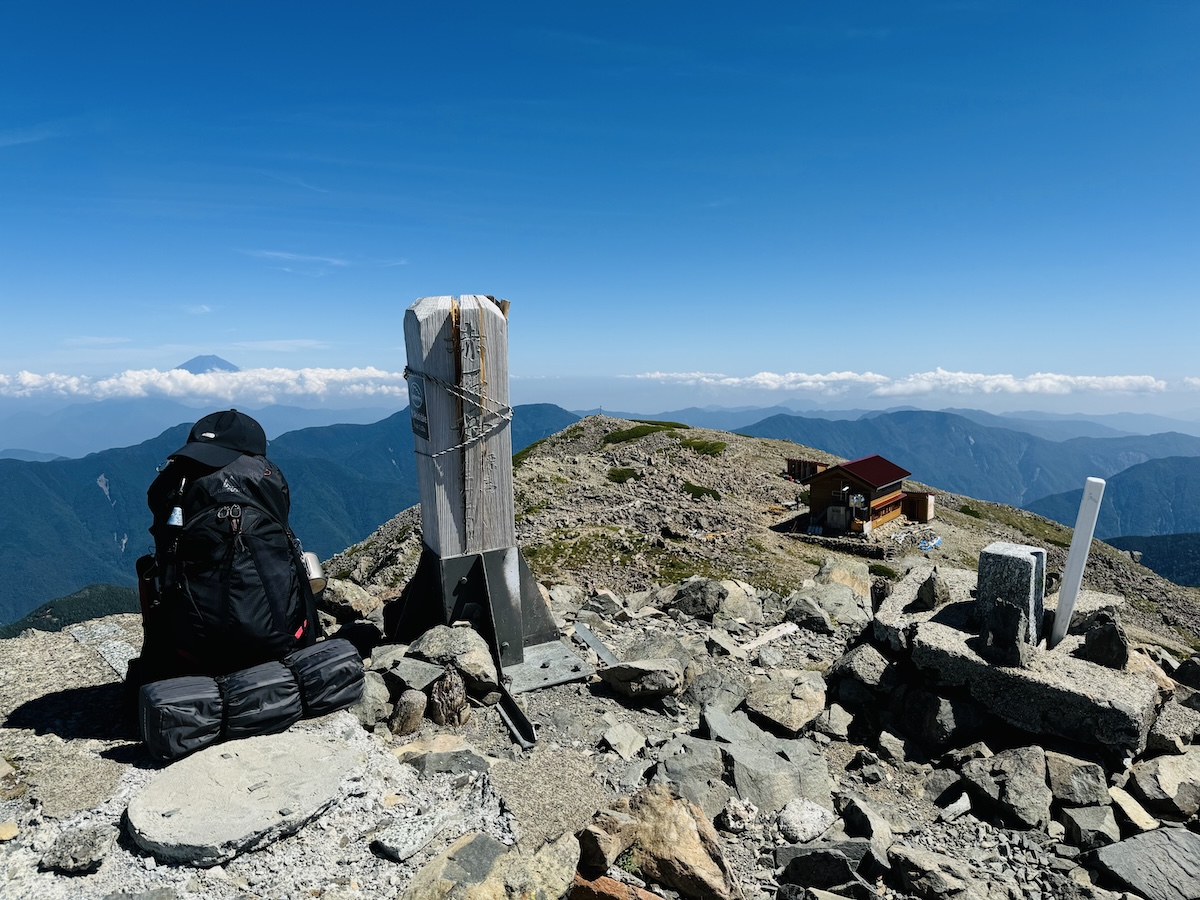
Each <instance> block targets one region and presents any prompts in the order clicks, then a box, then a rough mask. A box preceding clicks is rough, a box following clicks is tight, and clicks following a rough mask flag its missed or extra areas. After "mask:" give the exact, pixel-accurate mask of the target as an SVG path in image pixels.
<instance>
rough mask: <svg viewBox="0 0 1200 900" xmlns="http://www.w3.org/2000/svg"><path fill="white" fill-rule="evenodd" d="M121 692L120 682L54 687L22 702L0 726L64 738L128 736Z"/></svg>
mask: <svg viewBox="0 0 1200 900" xmlns="http://www.w3.org/2000/svg"><path fill="white" fill-rule="evenodd" d="M123 692H124V685H122V684H121V683H120V682H111V683H109V684H95V685H89V686H87V687H78V688H68V689H67V690H65V691H55V692H54V693H51V694H46V695H44V696H41V697H36V698H34V699H33V700H30V701H28V702H26V703H22V704H21V705H20V706H18V707H17V708H16V709H14V710H13V711H12V713H10V714H9V716H8V718H7V720H6V721H5V722H4V726H3V727H5V728H28V729H29V730H30V731H33V732H35V733H36V734H57V735H58V736H59V737H61V738H63V739H64V740H75V739H78V738H96V739H98V740H105V741H114V740H120V739H121V738H126V737H129V725H128V723H127V722H126V721H125V717H124V715H123V710H124V693H123Z"/></svg>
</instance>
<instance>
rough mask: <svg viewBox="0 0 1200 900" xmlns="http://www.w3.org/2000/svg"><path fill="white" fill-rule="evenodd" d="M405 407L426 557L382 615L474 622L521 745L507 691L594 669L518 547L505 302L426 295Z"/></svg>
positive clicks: (410, 320) (415, 630)
mask: <svg viewBox="0 0 1200 900" xmlns="http://www.w3.org/2000/svg"><path fill="white" fill-rule="evenodd" d="M404 344H405V348H406V350H407V351H408V366H407V367H406V368H405V371H404V376H405V378H407V379H408V397H409V412H410V415H411V417H412V429H413V449H414V452H415V453H416V456H417V487H418V489H419V492H420V496H421V534H422V539H423V542H424V547H423V549H422V552H421V561H420V562H419V563H418V565H417V571H416V573H415V574H414V575H413V577H412V579H411V580H410V581H409V582H408V584H407V585H405V587H404V591H403V593H402V594H401V595H400V598H399V599H398V600H396V601H395V602H393V603H391V604H389V605H388V606H387V607H386V609H385V611H384V627H385V631H386V632H387V635H388V637H389V638H390V639H392V640H396V641H402V642H404V641H412V640H414V639H415V638H417V637H419V636H420V635H422V634H424V633H425V632H426V631H428V630H429V629H430V628H432V627H434V626H436V625H449V624H452V623H454V622H469V623H470V624H471V625H472V626H473V627H474V628H475V630H476V631H478V632H479V633H480V634H482V635H483V636H484V638H486V639H487V641H488V643H489V645H490V646H491V648H492V655H493V657H494V659H495V662H496V665H497V668H498V669H499V671H500V673H501V695H502V697H501V700H500V711H501V715H502V716H504V717H505V721H506V722H507V723H508V726H509V728H510V730H511V731H512V733H513V735H514V736H515V737H516V738H517V739H518V741H520V742H521V743H522V744H523V745H525V746H530V745H532V743H533V741H534V740H535V736H534V734H533V727H532V725H531V724H530V723H529V721H528V719H527V718H526V717H525V714H524V713H523V712H522V711H521V709H520V708H519V707H518V706H517V705H516V703H515V702H513V700H512V697H511V696H510V692H512V693H519V692H521V691H528V690H533V689H534V688H538V687H549V686H550V685H553V684H561V683H562V682H565V681H575V680H577V679H580V678H586V677H587V676H588V675H590V674H591V672H592V670H591V668H590V667H589V666H587V665H586V664H585V663H584V662H583V661H582V660H580V659H579V658H578V657H576V656H575V655H574V654H573V653H571V651H570V650H569V649H568V648H567V647H566V646H565V645H564V644H563V643H562V641H561V640H559V637H558V628H557V626H556V625H555V624H554V618H553V617H552V616H551V615H550V609H549V607H548V606H547V605H546V601H545V600H544V599H543V597H542V594H541V591H540V590H539V589H538V585H537V582H536V581H535V580H534V577H533V573H532V572H531V571H530V569H529V565H528V564H527V563H526V561H525V557H524V556H523V555H522V554H521V551H520V549H519V548H518V547H517V536H516V524H515V518H514V515H513V469H512V432H511V426H510V423H511V421H512V408H511V407H510V406H509V405H508V302H507V301H505V300H496V299H494V298H492V297H485V296H481V295H478V294H468V295H464V296H462V297H425V298H423V299H421V300H418V301H417V302H416V303H414V304H413V305H412V306H410V307H409V308H408V311H407V312H406V313H405V315H404Z"/></svg>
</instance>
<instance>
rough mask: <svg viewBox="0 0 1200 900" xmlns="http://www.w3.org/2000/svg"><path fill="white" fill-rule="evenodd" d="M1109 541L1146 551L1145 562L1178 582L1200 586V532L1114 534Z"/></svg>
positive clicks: (1120, 545) (1159, 572) (1126, 548)
mask: <svg viewBox="0 0 1200 900" xmlns="http://www.w3.org/2000/svg"><path fill="white" fill-rule="evenodd" d="M1107 543H1109V544H1112V545H1113V546H1114V547H1119V548H1120V549H1121V550H1134V551H1137V552H1138V553H1141V554H1142V565H1143V566H1145V567H1146V568H1148V569H1153V570H1154V571H1155V572H1157V573H1158V574H1159V575H1161V576H1162V577H1163V578H1166V579H1167V580H1169V581H1173V582H1175V583H1176V584H1183V585H1187V586H1189V587H1200V533H1197V532H1192V533H1190V534H1159V535H1152V536H1138V537H1114V538H1109V539H1108V541H1107Z"/></svg>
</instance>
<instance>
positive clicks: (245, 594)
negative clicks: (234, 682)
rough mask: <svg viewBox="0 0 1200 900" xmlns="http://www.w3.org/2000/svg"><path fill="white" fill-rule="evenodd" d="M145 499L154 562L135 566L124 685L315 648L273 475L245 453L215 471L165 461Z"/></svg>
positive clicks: (268, 465)
mask: <svg viewBox="0 0 1200 900" xmlns="http://www.w3.org/2000/svg"><path fill="white" fill-rule="evenodd" d="M146 497H147V502H148V504H149V506H150V511H151V512H152V513H153V515H154V524H153V525H152V526H151V528H150V533H151V534H152V535H153V536H154V554H153V556H147V557H142V559H140V560H139V561H138V582H139V586H140V588H141V599H142V617H143V631H144V643H143V649H142V655H141V658H140V659H139V660H138V661H137V662H136V666H135V667H134V668H135V669H136V671H132V670H131V672H130V677H129V679H128V680H129V681H130V682H133V683H134V685H136V684H145V683H148V682H152V681H158V680H161V679H163V678H173V677H177V676H181V675H210V676H218V675H225V674H228V673H230V672H234V671H236V670H238V669H244V668H247V667H249V666H254V665H257V664H259V663H263V662H268V661H271V660H279V659H282V658H283V657H284V656H286V655H287V654H289V653H291V652H292V651H294V650H297V649H299V648H301V647H308V646H310V645H312V644H313V643H314V642H315V641H316V639H317V637H318V636H319V630H320V623H319V620H318V618H317V609H316V600H315V598H314V597H313V593H312V590H311V588H310V586H309V582H308V575H307V572H306V571H305V567H304V561H303V558H302V551H301V547H300V542H299V541H298V540H296V537H295V535H293V534H292V531H291V529H290V528H289V527H288V512H289V508H290V501H289V496H288V486H287V480H286V479H285V478H284V477H283V473H282V472H281V471H280V470H279V467H278V466H276V465H275V464H274V463H272V462H271V461H270V460H268V459H267V458H266V457H265V456H259V455H251V454H243V455H241V456H238V457H237V458H236V459H234V460H233V461H232V462H230V463H229V464H228V465H225V466H223V467H221V468H214V467H212V466H207V465H205V464H203V463H201V462H198V461H197V460H195V459H191V458H189V457H187V456H173V457H172V458H171V459H170V460H169V461H168V463H167V465H166V466H165V467H164V468H163V469H162V470H161V472H160V473H159V475H158V477H157V478H155V479H154V482H153V483H152V484H151V485H150V489H149V490H148V491H147V494H146Z"/></svg>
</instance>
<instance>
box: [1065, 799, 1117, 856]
mask: <svg viewBox="0 0 1200 900" xmlns="http://www.w3.org/2000/svg"><path fill="white" fill-rule="evenodd" d="M1059 821H1061V822H1062V824H1063V827H1064V828H1066V832H1067V841H1068V842H1069V843H1071V844H1074V845H1075V846H1076V847H1078V848H1079V849H1080V850H1094V849H1096V848H1097V847H1103V846H1105V845H1107V844H1115V843H1116V842H1117V841H1119V840H1120V839H1121V829H1120V828H1118V827H1117V820H1116V818H1115V817H1114V816H1113V811H1112V807H1111V806H1066V807H1063V809H1062V810H1061V811H1060V812H1059Z"/></svg>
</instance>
